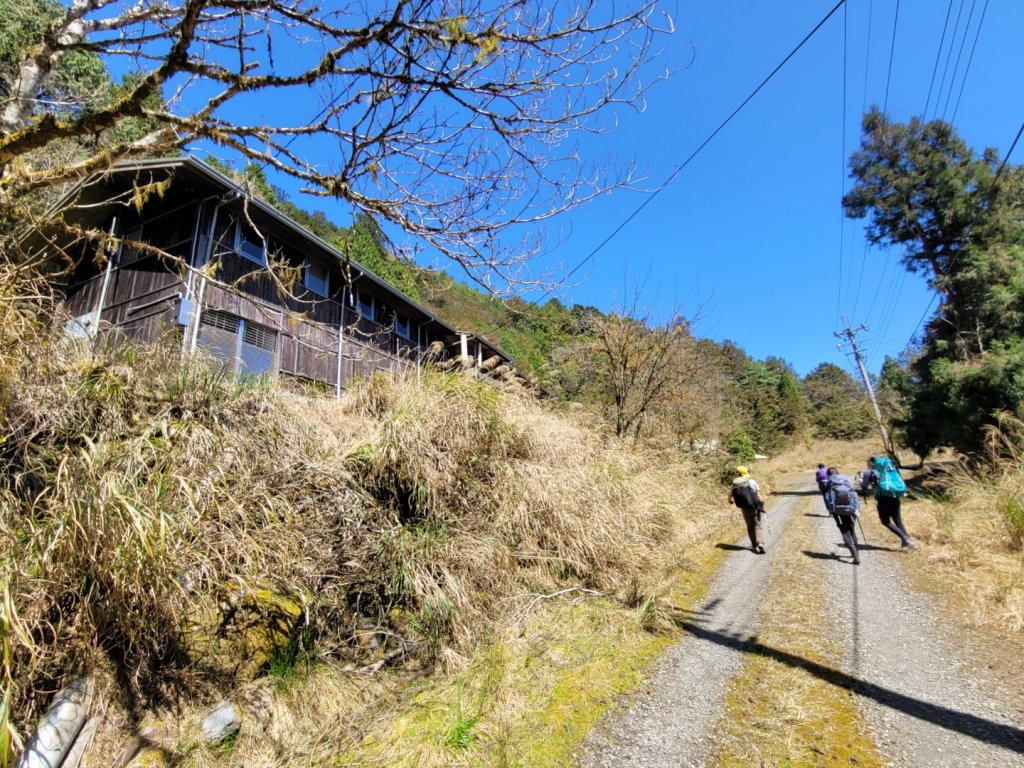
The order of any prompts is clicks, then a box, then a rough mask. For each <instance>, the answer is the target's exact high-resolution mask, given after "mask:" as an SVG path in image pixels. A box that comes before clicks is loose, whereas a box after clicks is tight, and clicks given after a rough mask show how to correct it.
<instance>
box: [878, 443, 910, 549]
mask: <svg viewBox="0 0 1024 768" xmlns="http://www.w3.org/2000/svg"><path fill="white" fill-rule="evenodd" d="M874 470H875V477H876V481H875V504H877V505H878V519H879V521H881V523H882V525H884V526H885V527H886V528H888V529H889V530H890V531H892V532H893V533H895V534H896V535H897V536H899V537H900V543H901V544H900V545H901V547H902V548H903V549H914V542H912V541H911V540H910V536H908V535H907V529H906V528H904V527H903V518H902V517H901V516H900V499H902V498H903V497H904V496H906V495H907V485H906V483H904V482H903V478H902V477H900V471H899V470H898V469H896V465H895V464H893V463H892V459H890V458H889V457H888V456H876V457H875V460H874Z"/></svg>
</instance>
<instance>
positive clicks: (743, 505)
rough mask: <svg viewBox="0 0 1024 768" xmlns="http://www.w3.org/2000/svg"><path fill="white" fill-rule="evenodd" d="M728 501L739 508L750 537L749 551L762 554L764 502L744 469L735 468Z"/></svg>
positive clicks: (752, 479)
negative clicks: (734, 476)
mask: <svg viewBox="0 0 1024 768" xmlns="http://www.w3.org/2000/svg"><path fill="white" fill-rule="evenodd" d="M729 501H731V502H732V503H733V504H735V505H736V506H737V507H739V508H740V512H742V513H743V521H744V522H745V523H746V524H747V535H748V536H750V549H751V551H753V552H757V553H758V554H761V555H763V554H764V502H762V501H761V489H760V488H759V487H758V485H757V481H756V480H755V479H754V478H752V477H751V476H750V473H749V472H748V471H747V468H746V467H736V478H735V479H734V480H733V481H732V488H731V490H730V491H729Z"/></svg>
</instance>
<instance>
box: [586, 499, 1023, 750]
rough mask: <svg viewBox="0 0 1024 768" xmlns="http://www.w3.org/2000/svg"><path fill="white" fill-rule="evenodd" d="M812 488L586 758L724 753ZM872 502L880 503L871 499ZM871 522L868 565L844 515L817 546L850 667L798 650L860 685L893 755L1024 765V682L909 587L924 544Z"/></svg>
mask: <svg viewBox="0 0 1024 768" xmlns="http://www.w3.org/2000/svg"><path fill="white" fill-rule="evenodd" d="M794 490H795V489H794ZM805 491H807V489H802V490H801V491H797V493H796V494H794V495H789V496H783V497H782V499H781V500H780V501H778V502H777V503H776V504H775V505H774V506H772V507H771V511H770V513H769V518H768V519H769V521H770V523H771V527H772V530H771V531H770V534H769V536H768V543H769V546H768V554H767V555H760V556H759V555H755V554H753V553H751V552H750V551H749V549H747V548H746V547H745V544H746V541H745V540H744V541H743V542H739V544H741V545H744V546H743V549H742V551H736V552H734V553H733V554H732V555H731V556H730V557H729V558H728V560H727V561H726V563H725V565H724V566H723V567H722V569H721V570H720V571H719V573H718V575H717V576H716V579H715V582H714V584H713V585H712V588H711V591H710V593H709V597H708V599H707V601H706V602H705V603H704V604H703V605H702V606H701V607H700V608H699V609H697V610H696V611H694V612H693V614H692V616H691V617H690V619H689V621H688V622H687V630H688V631H687V634H686V635H685V636H684V637H683V638H682V639H681V640H680V641H679V643H677V644H676V645H675V646H673V647H672V648H671V649H670V650H669V651H667V652H666V654H665V656H664V657H663V658H662V659H661V660H660V661H659V663H658V664H657V665H656V667H655V669H654V670H653V672H652V674H651V676H650V677H649V678H648V679H647V681H646V682H645V683H644V684H643V685H642V686H641V688H640V690H639V691H638V692H637V693H636V694H635V695H633V696H632V697H629V698H628V699H626V700H625V701H624V702H623V703H622V704H621V705H620V707H619V708H618V709H616V710H614V711H613V712H611V713H610V714H609V715H608V716H607V717H606V718H605V719H604V720H603V721H602V724H601V725H600V726H599V727H598V728H597V729H595V731H594V732H593V733H591V734H590V736H589V737H588V739H587V740H586V742H585V743H584V745H583V746H582V747H581V749H580V750H579V752H578V753H577V765H578V766H580V767H581V768H630V767H631V766H637V767H638V766H644V768H681V767H682V766H704V765H706V764H707V763H708V762H709V760H712V759H713V758H714V756H715V754H716V749H715V743H714V738H715V725H716V722H718V720H719V719H720V717H721V716H722V715H723V703H724V699H725V693H726V690H727V688H728V684H729V681H730V680H731V678H732V677H733V676H734V675H735V674H737V673H738V672H739V671H740V670H741V668H742V665H743V652H744V646H745V643H746V642H747V641H748V640H749V639H750V638H752V637H753V636H754V635H755V634H756V631H757V627H756V626H755V616H757V608H758V605H759V603H760V602H761V599H762V596H763V593H764V591H765V588H766V585H767V583H768V581H769V578H768V577H769V574H770V571H771V568H772V563H773V561H774V556H773V555H774V553H775V549H776V544H777V542H778V541H779V539H780V536H781V534H782V531H783V528H784V527H785V525H786V522H787V520H788V519H789V517H790V515H791V513H792V511H793V509H794V506H795V505H796V504H797V500H798V496H799V495H800V494H802V493H804V492H805ZM811 495H813V494H811ZM814 501H815V503H816V504H817V503H820V502H818V501H817V500H814ZM821 511H823V510H821ZM866 514H867V515H874V505H873V504H872V503H870V502H869V503H868V510H867V511H866ZM868 532H869V536H870V537H871V544H874V545H875V546H874V547H866V548H864V549H863V550H862V553H861V561H862V562H861V565H860V566H854V565H852V564H851V563H850V562H849V557H848V553H847V551H846V549H845V547H842V546H841V539H840V536H839V532H838V531H837V530H836V527H835V525H834V523H832V521H831V520H830V519H828V518H825V517H822V518H821V519H820V525H819V526H818V529H817V534H816V536H817V541H816V544H814V545H812V546H815V547H816V549H817V550H818V551H816V552H808V553H807V554H808V555H809V557H808V562H807V568H808V569H814V570H815V571H817V572H818V573H819V574H820V578H821V580H822V581H823V582H824V583H825V585H826V588H827V592H828V595H829V600H828V603H829V604H828V606H827V607H826V611H825V612H826V615H827V616H829V617H830V618H829V621H828V622H827V623H828V624H830V625H831V626H823V627H822V631H823V632H826V633H828V634H830V635H833V636H834V640H835V642H836V644H837V646H836V647H837V650H838V651H839V656H840V657H843V656H845V662H844V664H843V665H842V668H841V669H833V668H831V667H826V666H824V665H818V664H812V663H810V662H807V661H806V660H803V659H797V658H796V657H794V663H797V662H799V664H800V666H802V667H804V668H805V669H807V670H808V671H809V672H810V673H811V674H815V675H817V676H819V677H821V678H822V679H825V680H827V681H828V682H830V683H832V684H833V685H836V686H838V687H840V688H843V689H847V690H850V691H852V692H853V693H854V694H855V695H856V697H857V698H856V700H857V702H858V706H859V708H860V709H861V711H862V712H863V714H864V717H865V718H866V721H867V723H868V725H869V727H870V731H871V733H872V736H873V738H874V740H875V742H876V744H877V745H878V748H879V751H880V753H881V755H882V757H883V759H884V760H885V761H886V762H887V764H888V765H891V766H896V767H898V768H903V767H904V766H928V767H929V768H931V767H932V766H938V767H942V766H958V767H959V766H993V767H994V768H1000V767H1002V766H1024V689H1021V688H1020V687H1018V688H1017V690H1013V691H1007V690H1006V689H1005V688H1003V689H1002V690H1000V689H999V687H998V686H997V685H996V683H995V682H994V679H989V676H988V675H987V674H986V672H985V668H984V664H983V663H981V660H980V659H979V658H978V657H975V656H972V654H975V653H976V646H979V645H980V644H979V643H974V642H972V640H973V638H971V637H964V636H961V634H960V630H958V629H957V628H956V627H955V626H953V625H952V624H951V623H948V622H944V621H943V619H942V614H941V613H940V611H939V610H938V608H937V607H936V606H935V605H933V604H932V602H931V600H930V598H928V597H927V596H924V595H921V594H919V593H916V592H914V591H912V590H911V589H909V588H908V587H905V586H904V585H903V583H902V573H901V569H900V562H899V558H901V557H919V556H921V555H922V554H923V553H916V554H915V553H903V552H900V551H899V550H898V548H897V547H898V543H899V542H898V541H897V540H896V539H895V537H893V536H892V535H891V534H888V533H887V532H883V531H882V529H881V528H880V527H879V526H877V525H874V524H873V523H871V521H869V525H868ZM858 533H859V534H860V531H858ZM786 545H787V546H799V544H797V543H796V542H795V541H787V542H786ZM719 546H726V547H730V545H719ZM805 546H806V544H805ZM730 548H731V547H730ZM737 549H738V548H737Z"/></svg>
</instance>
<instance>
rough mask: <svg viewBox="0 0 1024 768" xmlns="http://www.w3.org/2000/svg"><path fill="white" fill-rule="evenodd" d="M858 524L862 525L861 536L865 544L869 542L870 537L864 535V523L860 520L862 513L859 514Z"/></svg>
mask: <svg viewBox="0 0 1024 768" xmlns="http://www.w3.org/2000/svg"><path fill="white" fill-rule="evenodd" d="M857 525H859V526H860V537H861V538H862V539H864V544H865V545H866V544H867V543H868V537H867V536H865V535H864V523H862V522H861V521H860V515H857Z"/></svg>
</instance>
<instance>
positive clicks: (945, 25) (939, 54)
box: [921, 0, 953, 120]
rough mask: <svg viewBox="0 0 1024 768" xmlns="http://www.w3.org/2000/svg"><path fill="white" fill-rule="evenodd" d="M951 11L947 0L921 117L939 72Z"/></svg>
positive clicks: (926, 107) (924, 114)
mask: <svg viewBox="0 0 1024 768" xmlns="http://www.w3.org/2000/svg"><path fill="white" fill-rule="evenodd" d="M952 12H953V0H949V5H948V6H947V7H946V20H945V21H944V22H943V23H942V37H940V38H939V49H938V50H937V51H935V66H933V67H932V80H931V82H930V83H929V84H928V98H927V99H925V101H924V111H923V112H921V119H922V120H924V119H925V117H926V116H927V115H928V105H929V104H931V102H932V89H933V88H934V87H935V75H937V74H938V72H939V59H941V58H942V45H943V43H945V42H946V30H947V29H949V16H950V14H951V13H952Z"/></svg>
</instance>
